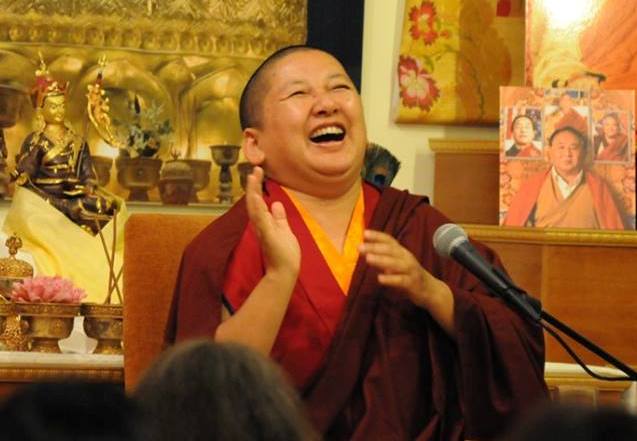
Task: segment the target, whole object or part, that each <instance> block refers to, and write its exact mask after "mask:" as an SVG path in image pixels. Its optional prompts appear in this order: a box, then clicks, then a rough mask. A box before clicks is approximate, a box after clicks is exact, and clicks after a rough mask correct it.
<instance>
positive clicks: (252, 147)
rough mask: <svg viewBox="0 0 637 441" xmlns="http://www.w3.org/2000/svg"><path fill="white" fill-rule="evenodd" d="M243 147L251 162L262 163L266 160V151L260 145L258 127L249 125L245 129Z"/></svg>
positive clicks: (254, 163)
mask: <svg viewBox="0 0 637 441" xmlns="http://www.w3.org/2000/svg"><path fill="white" fill-rule="evenodd" d="M241 149H242V150H243V155H244V156H245V158H246V159H247V160H248V162H250V164H252V165H261V164H263V161H265V152H264V151H263V150H262V149H261V147H260V146H259V131H258V130H257V129H254V128H251V127H249V128H247V129H245V130H244V131H243V139H242V140H241Z"/></svg>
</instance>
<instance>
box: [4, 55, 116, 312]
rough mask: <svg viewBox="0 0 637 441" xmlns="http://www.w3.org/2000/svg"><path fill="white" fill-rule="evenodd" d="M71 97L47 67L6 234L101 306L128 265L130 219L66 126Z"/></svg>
mask: <svg viewBox="0 0 637 441" xmlns="http://www.w3.org/2000/svg"><path fill="white" fill-rule="evenodd" d="M67 89H68V85H67V84H66V83H61V82H57V81H55V80H54V79H53V78H52V77H51V75H50V74H49V73H48V71H47V69H46V66H45V65H44V62H42V64H41V67H40V70H38V71H37V72H36V85H35V87H34V89H33V94H32V98H33V105H34V107H35V109H36V115H37V120H36V124H35V127H34V131H33V132H32V133H30V134H29V135H28V136H27V137H26V139H25V140H24V142H23V143H22V146H21V147H20V149H19V150H18V153H17V154H16V167H15V170H13V171H12V173H11V177H12V179H14V180H15V182H16V184H17V185H16V188H15V191H14V193H13V197H12V201H11V206H10V207H9V210H8V211H7V213H6V217H5V219H4V223H3V224H2V232H3V233H4V234H6V235H12V234H17V235H18V236H20V238H21V239H22V240H23V243H24V251H25V252H26V253H29V254H30V255H31V256H32V257H33V261H34V263H35V270H36V272H37V273H38V274H39V275H46V276H54V275H58V276H61V277H64V278H67V279H70V280H71V281H73V283H74V284H75V285H77V286H79V287H81V288H82V289H84V290H85V291H86V292H87V294H88V297H87V298H86V299H85V301H88V302H100V303H101V302H104V299H105V298H108V295H110V292H111V289H112V286H113V283H112V278H113V275H114V274H116V272H115V269H116V268H120V267H121V264H122V262H123V250H124V235H123V230H124V224H125V222H126V219H127V217H128V213H127V211H126V204H125V203H124V201H122V200H121V199H120V198H117V197H116V196H114V195H112V194H110V193H108V192H107V191H106V190H104V189H102V188H100V187H99V186H98V185H97V179H96V173H95V170H94V168H93V164H92V160H91V154H90V151H89V146H88V144H87V143H86V142H85V141H84V140H83V138H82V137H81V136H79V135H78V134H77V133H76V132H75V131H74V130H73V128H72V126H71V124H70V123H69V122H68V120H67V119H66V115H65V111H66V105H67V104H68V102H67V94H66V92H67ZM98 233H100V234H98ZM105 239H106V240H105ZM119 282H120V283H118V286H120V284H121V280H120V281H119Z"/></svg>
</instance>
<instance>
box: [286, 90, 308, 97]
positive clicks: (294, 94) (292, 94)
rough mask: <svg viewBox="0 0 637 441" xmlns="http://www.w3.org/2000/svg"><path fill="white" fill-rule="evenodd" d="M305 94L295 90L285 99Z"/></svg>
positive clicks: (303, 91)
mask: <svg viewBox="0 0 637 441" xmlns="http://www.w3.org/2000/svg"><path fill="white" fill-rule="evenodd" d="M306 93H307V92H306V91H305V90H295V91H293V92H292V93H290V94H289V95H288V96H287V97H286V98H292V97H293V96H301V95H305V94H306Z"/></svg>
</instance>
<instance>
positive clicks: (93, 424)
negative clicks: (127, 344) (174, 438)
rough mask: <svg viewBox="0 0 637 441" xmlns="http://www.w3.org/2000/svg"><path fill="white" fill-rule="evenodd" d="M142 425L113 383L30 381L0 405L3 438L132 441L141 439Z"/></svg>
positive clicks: (118, 386) (118, 387) (130, 404)
mask: <svg viewBox="0 0 637 441" xmlns="http://www.w3.org/2000/svg"><path fill="white" fill-rule="evenodd" d="M142 423H143V422H142V420H141V419H140V413H139V412H138V411H137V408H136V407H135V406H134V404H133V402H132V401H131V400H129V399H128V398H127V397H126V395H125V394H124V390H123V387H122V386H121V385H117V384H107V383H82V382H60V383H39V384H32V385H28V386H24V387H22V388H20V389H18V390H17V391H16V392H15V393H14V394H13V395H11V396H10V397H9V398H8V399H7V400H6V401H4V402H3V403H2V406H1V407H0V427H1V429H0V430H1V433H2V439H3V440H6V441H14V440H15V441H18V440H19V441H40V440H42V441H44V440H46V441H62V440H64V441H67V440H72V441H75V440H77V441H79V440H82V441H134V440H141V439H142V438H141V437H140V433H141V430H140V426H141V425H142Z"/></svg>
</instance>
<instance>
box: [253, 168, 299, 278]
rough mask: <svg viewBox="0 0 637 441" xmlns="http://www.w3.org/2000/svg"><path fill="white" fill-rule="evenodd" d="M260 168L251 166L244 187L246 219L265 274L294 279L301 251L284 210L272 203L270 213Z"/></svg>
mask: <svg viewBox="0 0 637 441" xmlns="http://www.w3.org/2000/svg"><path fill="white" fill-rule="evenodd" d="M262 184H263V169H262V168H261V167H254V169H253V170H252V173H251V174H250V175H249V176H248V180H247V184H246V204H247V208H248V216H249V217H250V221H251V222H252V224H253V225H254V227H255V231H256V234H257V237H258V239H259V242H260V243H261V249H262V250H263V255H264V258H265V264H266V272H267V273H268V274H272V273H277V274H281V275H283V274H287V275H290V276H293V277H295V278H296V277H297V276H298V273H299V269H300V267H301V248H300V246H299V242H298V240H297V239H296V236H295V235H294V233H293V232H292V230H291V229H290V226H289V225H288V220H287V216H286V213H285V208H284V207H283V205H282V204H281V203H280V202H274V203H273V204H272V206H271V210H269V209H268V206H267V204H266V203H265V201H264V200H263V192H262Z"/></svg>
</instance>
